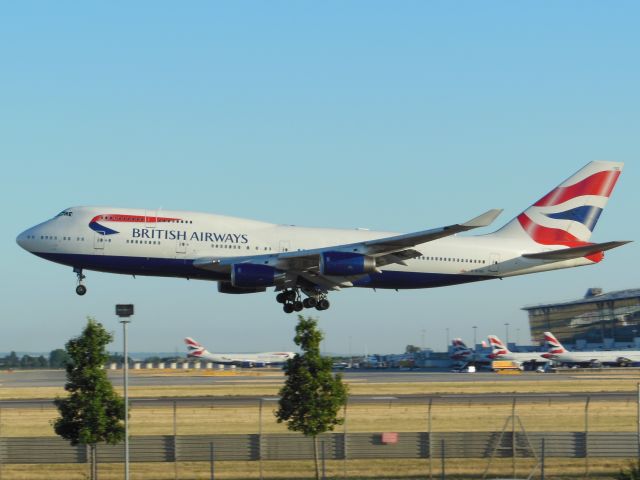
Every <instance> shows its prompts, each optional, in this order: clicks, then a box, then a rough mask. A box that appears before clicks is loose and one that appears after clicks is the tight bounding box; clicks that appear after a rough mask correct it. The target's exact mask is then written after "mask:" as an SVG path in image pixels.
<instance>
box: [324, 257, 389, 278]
mask: <svg viewBox="0 0 640 480" xmlns="http://www.w3.org/2000/svg"><path fill="white" fill-rule="evenodd" d="M374 271H376V259H375V258H373V257H368V256H367V255H361V254H359V253H351V252H323V253H322V254H321V255H320V273H322V274H323V275H339V276H346V275H360V274H362V273H371V272H374Z"/></svg>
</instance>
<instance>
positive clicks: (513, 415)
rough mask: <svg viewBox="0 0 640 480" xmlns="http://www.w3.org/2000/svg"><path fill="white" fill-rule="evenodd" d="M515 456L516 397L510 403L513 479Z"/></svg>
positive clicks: (514, 476)
mask: <svg viewBox="0 0 640 480" xmlns="http://www.w3.org/2000/svg"><path fill="white" fill-rule="evenodd" d="M516 456H517V451H516V397H513V402H512V403H511V472H512V477H513V478H516Z"/></svg>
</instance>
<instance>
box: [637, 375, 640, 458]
mask: <svg viewBox="0 0 640 480" xmlns="http://www.w3.org/2000/svg"><path fill="white" fill-rule="evenodd" d="M637 407H638V457H639V458H640V383H638V402H637Z"/></svg>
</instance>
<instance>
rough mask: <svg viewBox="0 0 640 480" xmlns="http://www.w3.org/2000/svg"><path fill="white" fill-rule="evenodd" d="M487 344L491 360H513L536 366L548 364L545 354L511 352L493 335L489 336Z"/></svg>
mask: <svg viewBox="0 0 640 480" xmlns="http://www.w3.org/2000/svg"><path fill="white" fill-rule="evenodd" d="M489 343H490V344H491V353H490V354H489V357H490V358H492V359H493V360H513V361H514V362H519V363H521V364H524V363H527V364H532V365H535V364H538V363H549V359H548V358H547V357H545V354H543V353H538V352H512V351H511V350H509V348H508V347H507V346H506V345H505V344H504V343H502V340H500V339H499V338H498V337H496V336H495V335H489Z"/></svg>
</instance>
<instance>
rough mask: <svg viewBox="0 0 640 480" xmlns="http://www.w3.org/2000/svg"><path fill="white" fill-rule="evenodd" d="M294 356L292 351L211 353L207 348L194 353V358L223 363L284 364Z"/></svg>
mask: <svg viewBox="0 0 640 480" xmlns="http://www.w3.org/2000/svg"><path fill="white" fill-rule="evenodd" d="M293 356H294V354H293V353H291V352H264V353H211V352H208V351H206V350H205V352H204V353H202V354H201V355H194V356H193V358H196V359H200V360H208V361H210V362H213V363H221V364H234V365H246V364H250V365H282V364H284V363H285V362H286V361H287V360H289V359H290V358H293Z"/></svg>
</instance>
